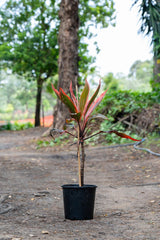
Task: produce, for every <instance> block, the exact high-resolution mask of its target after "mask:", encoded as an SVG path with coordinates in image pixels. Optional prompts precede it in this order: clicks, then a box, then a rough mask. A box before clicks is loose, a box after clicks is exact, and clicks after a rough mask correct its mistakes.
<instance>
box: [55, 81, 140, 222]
mask: <svg viewBox="0 0 160 240" xmlns="http://www.w3.org/2000/svg"><path fill="white" fill-rule="evenodd" d="M100 86H101V82H99V85H98V87H97V89H96V91H95V92H94V94H93V95H92V97H91V98H90V99H89V91H90V87H89V84H88V82H87V80H86V81H85V86H84V88H83V90H82V92H81V94H80V97H78V94H77V96H75V94H74V92H73V89H72V82H71V84H70V96H68V95H67V94H66V93H65V92H64V91H63V89H62V88H60V89H59V91H58V90H56V89H55V88H54V86H53V85H52V88H53V91H54V92H55V93H56V95H57V97H58V98H59V100H60V101H62V103H64V104H65V105H66V106H67V108H68V109H69V112H70V117H71V118H70V119H67V120H66V121H67V122H68V123H70V122H74V123H76V124H75V125H74V130H75V133H73V132H71V131H68V130H67V129H63V130H59V129H52V130H51V136H52V137H54V132H56V133H57V132H58V133H60V134H63V133H67V134H69V135H71V136H72V137H74V138H76V139H77V158H78V169H79V171H78V172H79V184H67V185H63V186H62V188H63V199H64V212H65V218H66V219H71V220H87V219H92V218H93V213H94V200H95V192H96V187H97V186H95V185H86V184H84V164H85V148H84V142H85V140H87V139H89V138H91V137H93V136H96V135H98V134H101V133H105V134H111V133H115V134H116V135H118V136H120V137H122V138H128V139H131V140H133V141H140V140H137V139H134V138H132V137H130V136H128V135H126V134H124V133H121V132H118V131H116V130H109V131H97V133H94V134H91V135H89V136H88V132H89V128H90V124H91V122H92V120H93V119H95V118H96V117H100V118H103V119H107V118H106V117H105V116H104V115H101V114H98V115H97V116H94V115H92V114H93V111H94V110H95V109H96V107H97V106H98V105H99V103H100V102H101V101H102V99H103V98H104V96H105V94H106V92H107V90H106V91H104V92H103V93H102V94H101V95H100V96H99V97H98V98H97V95H98V93H99V90H100ZM96 98H97V99H96Z"/></svg>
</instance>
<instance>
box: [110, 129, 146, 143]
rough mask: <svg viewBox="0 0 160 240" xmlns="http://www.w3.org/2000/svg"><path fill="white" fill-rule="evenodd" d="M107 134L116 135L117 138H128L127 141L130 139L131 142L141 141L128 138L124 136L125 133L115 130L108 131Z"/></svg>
mask: <svg viewBox="0 0 160 240" xmlns="http://www.w3.org/2000/svg"><path fill="white" fill-rule="evenodd" d="M108 133H115V134H116V135H118V136H119V137H121V138H128V139H131V140H132V141H137V142H139V141H141V140H142V139H140V140H138V139H135V138H132V137H130V136H129V135H127V134H125V133H121V132H118V131H116V130H111V131H108Z"/></svg>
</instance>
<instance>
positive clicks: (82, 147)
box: [81, 142, 85, 186]
mask: <svg viewBox="0 0 160 240" xmlns="http://www.w3.org/2000/svg"><path fill="white" fill-rule="evenodd" d="M81 153H82V158H81V182H82V186H83V185H84V163H85V152H84V142H81Z"/></svg>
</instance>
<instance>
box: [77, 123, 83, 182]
mask: <svg viewBox="0 0 160 240" xmlns="http://www.w3.org/2000/svg"><path fill="white" fill-rule="evenodd" d="M77 155H78V176H79V186H80V187H82V181H81V158H80V141H79V127H78V142H77Z"/></svg>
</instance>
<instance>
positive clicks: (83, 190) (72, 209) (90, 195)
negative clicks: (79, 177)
mask: <svg viewBox="0 0 160 240" xmlns="http://www.w3.org/2000/svg"><path fill="white" fill-rule="evenodd" d="M96 187H97V186H95V185H84V186H82V187H79V185H78V184H66V185H63V186H62V189H63V201H64V214H65V219H70V220H89V219H93V214H94V201H95V193H96Z"/></svg>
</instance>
